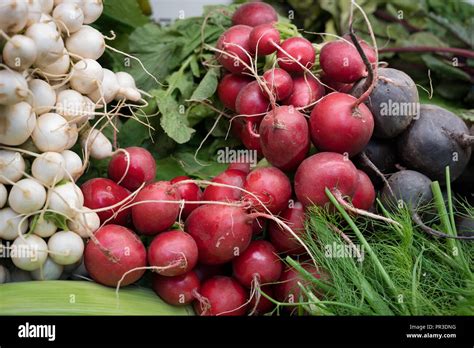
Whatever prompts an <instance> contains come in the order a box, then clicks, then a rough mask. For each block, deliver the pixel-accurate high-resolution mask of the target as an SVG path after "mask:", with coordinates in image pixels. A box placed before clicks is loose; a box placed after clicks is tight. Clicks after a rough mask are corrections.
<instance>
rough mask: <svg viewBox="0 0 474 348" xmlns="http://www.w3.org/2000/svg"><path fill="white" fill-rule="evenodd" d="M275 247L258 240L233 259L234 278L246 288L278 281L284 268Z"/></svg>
mask: <svg viewBox="0 0 474 348" xmlns="http://www.w3.org/2000/svg"><path fill="white" fill-rule="evenodd" d="M276 252H277V251H276V249H275V247H274V246H273V245H272V244H271V243H269V242H267V241H265V240H256V241H253V242H252V243H250V245H249V246H248V248H247V249H246V250H245V251H244V252H243V253H241V254H240V255H239V256H238V257H236V258H235V259H234V260H232V268H233V270H234V278H235V279H237V280H238V281H239V282H240V284H242V285H243V286H245V287H246V288H251V287H259V286H260V285H261V284H266V283H273V282H276V281H277V280H278V279H279V278H280V275H281V270H282V268H283V265H282V262H281V260H280V258H279V257H278V256H277V254H276Z"/></svg>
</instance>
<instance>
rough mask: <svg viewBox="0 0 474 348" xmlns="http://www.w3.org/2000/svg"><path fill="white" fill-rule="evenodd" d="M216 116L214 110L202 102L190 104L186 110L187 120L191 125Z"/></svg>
mask: <svg viewBox="0 0 474 348" xmlns="http://www.w3.org/2000/svg"><path fill="white" fill-rule="evenodd" d="M216 116H217V115H216V112H215V111H214V110H212V109H211V108H209V107H207V106H206V105H204V104H199V103H196V104H194V105H191V106H190V107H189V108H188V110H187V117H188V122H189V125H190V126H191V127H193V126H194V125H196V124H198V123H199V122H201V121H202V120H204V119H206V118H210V117H216Z"/></svg>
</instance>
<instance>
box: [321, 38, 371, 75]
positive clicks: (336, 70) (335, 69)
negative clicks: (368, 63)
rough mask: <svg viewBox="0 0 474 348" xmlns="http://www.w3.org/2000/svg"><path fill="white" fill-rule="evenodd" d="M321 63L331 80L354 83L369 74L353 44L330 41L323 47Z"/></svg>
mask: <svg viewBox="0 0 474 348" xmlns="http://www.w3.org/2000/svg"><path fill="white" fill-rule="evenodd" d="M319 63H320V65H321V68H322V69H323V71H324V74H325V75H326V76H327V78H328V79H329V80H334V81H337V82H342V83H354V82H356V81H357V80H360V79H361V78H363V77H364V76H366V75H367V70H366V68H365V65H364V62H363V61H362V58H361V57H360V55H359V53H358V52H357V49H356V48H355V47H354V45H353V44H351V43H349V42H346V41H342V40H339V41H332V42H328V43H327V44H325V45H324V46H323V47H322V48H321V53H320V55H319Z"/></svg>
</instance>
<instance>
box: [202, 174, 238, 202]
mask: <svg viewBox="0 0 474 348" xmlns="http://www.w3.org/2000/svg"><path fill="white" fill-rule="evenodd" d="M246 176H247V174H246V173H244V172H242V171H240V170H235V169H227V170H225V171H224V172H222V173H220V174H219V175H217V176H216V177H215V178H214V179H212V182H215V183H219V184H225V185H231V186H236V187H240V188H242V187H243V186H244V183H245V177H246ZM241 197H242V190H239V189H236V188H230V187H222V186H214V185H209V186H207V187H206V189H205V190H204V194H203V200H205V201H222V202H232V201H238V200H240V198H241Z"/></svg>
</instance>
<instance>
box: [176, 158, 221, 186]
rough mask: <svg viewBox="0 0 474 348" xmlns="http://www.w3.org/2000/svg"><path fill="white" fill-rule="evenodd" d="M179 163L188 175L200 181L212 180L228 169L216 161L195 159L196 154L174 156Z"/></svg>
mask: <svg viewBox="0 0 474 348" xmlns="http://www.w3.org/2000/svg"><path fill="white" fill-rule="evenodd" d="M173 157H174V158H176V160H178V161H179V163H180V165H181V167H182V169H183V170H184V171H185V172H186V174H187V175H192V176H195V177H198V178H200V179H204V180H207V179H210V178H213V177H214V176H216V175H217V174H219V173H222V172H223V171H224V170H225V169H226V168H227V164H226V163H217V162H215V161H204V160H201V159H198V161H196V159H195V158H194V153H190V152H178V153H176V154H175V155H174V156H173Z"/></svg>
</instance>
